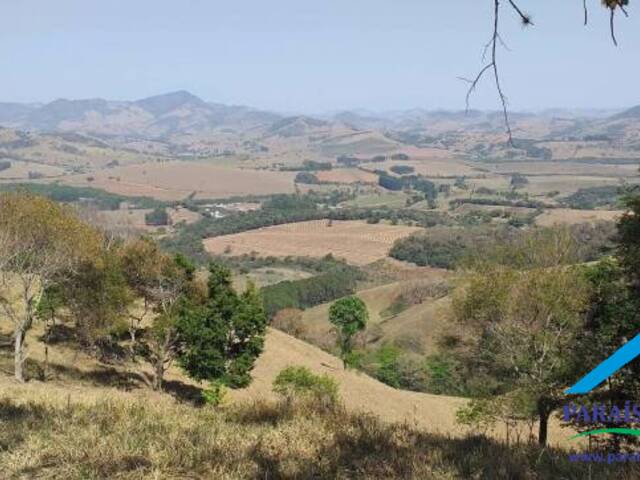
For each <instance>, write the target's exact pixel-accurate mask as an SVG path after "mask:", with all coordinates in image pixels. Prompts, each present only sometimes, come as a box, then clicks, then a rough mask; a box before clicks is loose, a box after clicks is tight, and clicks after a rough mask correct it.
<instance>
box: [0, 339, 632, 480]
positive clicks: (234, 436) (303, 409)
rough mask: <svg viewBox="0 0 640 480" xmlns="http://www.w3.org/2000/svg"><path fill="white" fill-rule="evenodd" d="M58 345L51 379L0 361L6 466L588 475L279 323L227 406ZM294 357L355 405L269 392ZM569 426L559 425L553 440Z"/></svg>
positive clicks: (616, 471)
mask: <svg viewBox="0 0 640 480" xmlns="http://www.w3.org/2000/svg"><path fill="white" fill-rule="evenodd" d="M34 347H36V348H34V353H37V350H38V348H37V346H36V345H34ZM54 350H55V353H54V355H53V360H54V363H55V364H56V365H57V367H56V368H55V370H54V371H55V372H56V373H55V375H54V377H55V378H53V379H50V380H49V381H47V382H46V383H45V382H41V381H38V380H32V381H30V382H28V383H27V384H24V385H18V384H15V383H14V382H13V380H12V379H11V378H10V377H9V376H8V375H6V374H5V373H4V372H2V373H0V392H2V393H0V420H1V421H2V423H3V429H2V430H1V431H0V444H1V445H2V449H0V464H2V465H3V476H5V477H4V478H43V479H54V478H65V479H86V478H118V479H142V478H194V479H208V478H216V479H240V478H243V479H244V478H256V479H258V478H260V479H264V478H269V479H271V478H286V479H307V478H365V479H373V478H390V479H395V478H397V479H400V478H402V479H405V478H433V479H463V478H464V479H467V478H486V479H500V478H510V479H525V478H526V479H528V478H568V479H569V478H575V479H578V478H587V475H588V470H587V468H588V467H586V466H582V465H580V464H573V463H570V462H569V461H568V460H567V453H566V452H564V451H562V450H557V449H555V448H551V449H548V450H546V451H545V452H544V453H543V454H541V453H540V452H539V451H538V450H537V449H536V448H535V447H524V446H520V445H515V446H514V445H512V446H507V445H506V444H505V443H504V442H500V443H499V442H496V441H494V440H491V439H487V438H483V437H473V436H466V435H464V432H463V431H461V430H460V429H459V428H456V426H455V425H454V424H453V411H454V409H455V407H456V406H457V405H460V404H461V400H458V399H455V398H449V397H436V396H431V395H424V394H413V393H408V392H401V391H396V390H393V389H391V388H389V387H386V386H384V385H382V384H380V383H378V382H376V381H374V380H372V379H370V378H368V377H366V376H364V375H360V374H357V373H354V372H344V371H342V370H341V367H340V362H339V361H338V360H337V359H336V358H334V357H332V356H331V355H328V354H327V353H325V352H322V351H320V350H318V349H316V348H314V347H311V346H309V345H307V344H305V343H304V342H301V341H299V340H295V339H293V338H291V337H288V336H287V335H285V334H282V333H280V332H275V331H271V332H270V333H269V336H268V340H267V348H266V352H265V354H264V355H263V357H262V358H261V359H260V362H259V364H258V366H257V368H256V370H255V372H254V377H255V381H254V383H253V384H252V386H251V387H249V388H248V389H247V390H244V391H239V392H234V394H233V395H231V396H230V398H229V400H228V401H227V402H226V403H225V404H224V405H223V406H222V407H220V408H218V409H213V408H212V407H204V406H197V405H195V404H193V403H192V402H191V401H189V397H188V396H181V395H179V394H178V392H179V391H183V392H186V391H188V390H189V388H191V389H197V387H196V386H194V385H188V384H187V383H182V380H183V379H182V378H181V377H180V375H179V373H178V372H175V371H174V372H173V374H172V375H171V379H170V381H169V382H168V385H169V390H170V393H172V394H173V395H170V394H161V393H156V392H152V391H151V390H149V389H148V388H145V387H144V386H142V385H140V384H139V383H137V382H135V381H125V380H126V378H125V376H124V375H123V374H122V373H121V372H120V373H118V372H117V369H109V368H106V367H105V366H104V365H99V364H97V363H95V362H91V361H90V360H89V359H88V357H84V356H83V355H82V354H79V355H78V356H77V357H76V358H75V359H74V358H73V356H71V355H69V353H70V351H65V349H63V348H55V349H54ZM0 352H1V356H2V357H1V358H2V360H3V364H4V363H5V361H6V357H7V355H8V352H7V349H6V348H5V347H4V346H3V347H2V349H0ZM35 356H36V357H38V355H35ZM289 364H296V365H306V366H308V367H309V368H310V369H312V370H313V371H315V372H325V373H328V374H329V375H331V376H332V377H334V378H336V379H337V380H338V381H339V383H340V396H341V398H342V399H343V401H344V405H345V407H344V408H343V407H341V406H338V407H335V408H329V409H321V408H319V407H314V406H313V405H305V404H294V405H293V406H287V405H286V404H284V403H279V402H278V401H277V400H276V398H275V397H274V396H273V394H272V393H271V381H272V379H273V377H274V376H275V375H276V373H277V372H278V371H280V369H281V368H282V367H284V366H286V365H289ZM73 365H76V366H77V368H76V369H75V370H74V367H73ZM33 366H34V365H33V364H32V367H33ZM3 370H5V368H4V365H3ZM101 372H102V373H101ZM106 372H111V373H109V374H107V373H106ZM130 380H132V379H130ZM178 385H179V386H180V388H177V386H178ZM366 412H371V413H374V414H375V415H369V414H367V413H366ZM438 432H440V433H438ZM498 433H499V432H498ZM565 435H566V434H565ZM565 435H560V436H559V433H558V431H557V430H556V431H555V438H556V439H557V438H560V437H564V436H565ZM591 473H592V474H593V475H594V476H593V477H592V478H602V479H606V478H617V479H619V480H625V479H631V478H637V474H638V472H635V471H634V470H632V469H628V468H627V469H626V470H621V469H620V468H616V467H614V466H604V467H603V466H598V465H595V466H594V467H593V470H592V472H591Z"/></svg>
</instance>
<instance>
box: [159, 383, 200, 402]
mask: <svg viewBox="0 0 640 480" xmlns="http://www.w3.org/2000/svg"><path fill="white" fill-rule="evenodd" d="M163 390H164V391H165V392H166V393H168V394H169V395H171V396H172V397H174V398H176V399H177V400H180V401H181V402H186V403H190V404H192V405H194V406H196V407H199V406H202V405H204V399H203V398H202V389H201V388H199V387H196V386H195V385H189V384H188V383H183V382H181V381H179V380H165V381H164V382H163Z"/></svg>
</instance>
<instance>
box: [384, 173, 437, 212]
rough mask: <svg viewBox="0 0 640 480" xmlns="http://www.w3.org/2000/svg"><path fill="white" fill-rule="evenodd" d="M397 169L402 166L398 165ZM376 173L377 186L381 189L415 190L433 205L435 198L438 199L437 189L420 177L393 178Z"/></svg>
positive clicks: (433, 184)
mask: <svg viewBox="0 0 640 480" xmlns="http://www.w3.org/2000/svg"><path fill="white" fill-rule="evenodd" d="M399 167H403V166H400V165H399ZM407 168H412V167H407ZM392 170H393V167H392ZM401 170H402V168H401ZM378 173H379V176H378V184H379V185H380V186H381V187H382V188H386V189H387V190H392V191H400V190H415V191H418V192H420V193H422V194H424V198H425V199H426V200H427V201H429V203H430V204H433V203H435V200H436V198H438V187H436V185H435V183H433V182H432V181H430V180H427V179H426V178H424V177H423V176H422V175H404V176H402V177H394V176H392V175H389V174H387V173H386V172H378ZM396 173H397V172H396Z"/></svg>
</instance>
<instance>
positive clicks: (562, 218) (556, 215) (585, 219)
mask: <svg viewBox="0 0 640 480" xmlns="http://www.w3.org/2000/svg"><path fill="white" fill-rule="evenodd" d="M622 213H623V212H621V211H617V210H574V209H571V208H554V209H551V210H545V211H544V213H542V214H541V215H538V216H537V217H536V224H537V225H540V226H541V227H552V226H553V225H558V224H570V225H571V224H576V223H596V222H599V221H612V222H614V221H616V220H617V219H618V218H619V217H620V216H621V215H622Z"/></svg>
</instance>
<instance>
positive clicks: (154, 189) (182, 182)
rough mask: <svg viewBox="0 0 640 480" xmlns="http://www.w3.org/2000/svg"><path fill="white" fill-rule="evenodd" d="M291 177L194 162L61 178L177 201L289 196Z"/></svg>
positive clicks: (108, 189)
mask: <svg viewBox="0 0 640 480" xmlns="http://www.w3.org/2000/svg"><path fill="white" fill-rule="evenodd" d="M293 177H294V174H293V173H291V172H267V171H257V170H249V169H239V168H228V167H220V166H216V165H208V164H204V163H197V162H162V163H145V164H140V165H130V166H126V167H118V168H112V169H109V170H105V171H100V172H96V173H92V174H91V175H90V176H87V175H75V176H70V177H65V178H64V182H65V183H67V182H68V183H70V184H73V185H83V186H87V185H89V186H92V187H96V188H102V189H104V190H107V191H109V192H113V193H118V194H121V195H141V196H149V197H153V198H157V199H160V200H180V199H183V198H185V197H187V196H189V195H190V194H192V193H193V192H195V193H196V197H197V198H229V197H233V196H242V195H249V194H255V195H271V194H275V193H293V191H294V184H293Z"/></svg>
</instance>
